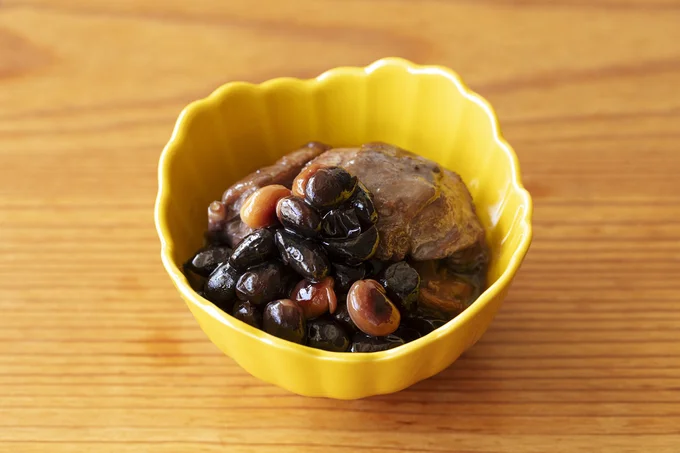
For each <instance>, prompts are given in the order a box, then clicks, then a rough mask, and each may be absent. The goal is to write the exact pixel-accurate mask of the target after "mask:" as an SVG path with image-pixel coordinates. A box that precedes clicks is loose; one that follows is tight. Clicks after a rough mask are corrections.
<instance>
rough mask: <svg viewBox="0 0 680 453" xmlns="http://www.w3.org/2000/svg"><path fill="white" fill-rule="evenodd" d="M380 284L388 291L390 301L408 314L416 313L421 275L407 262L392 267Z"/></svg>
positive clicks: (387, 270)
mask: <svg viewBox="0 0 680 453" xmlns="http://www.w3.org/2000/svg"><path fill="white" fill-rule="evenodd" d="M380 283H381V284H382V285H383V286H384V287H385V290H387V295H388V296H389V297H390V300H391V301H392V302H394V303H396V304H397V306H398V307H399V308H400V309H401V310H402V311H404V312H406V313H414V312H415V310H416V308H417V305H418V294H419V293H420V275H418V272H417V271H416V270H415V269H414V268H412V267H411V266H409V264H408V263H407V262H406V261H400V262H398V263H394V264H392V265H390V266H389V267H388V268H387V269H385V272H384V273H383V276H382V278H381V279H380Z"/></svg>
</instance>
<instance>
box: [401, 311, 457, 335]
mask: <svg viewBox="0 0 680 453" xmlns="http://www.w3.org/2000/svg"><path fill="white" fill-rule="evenodd" d="M446 322H447V321H446V320H445V319H442V318H440V317H437V316H432V315H425V314H420V313H419V314H417V315H415V316H412V317H408V318H405V319H404V321H403V323H404V325H405V326H408V327H410V328H412V329H414V330H416V331H417V332H418V333H419V334H420V335H421V336H425V335H427V334H428V333H430V332H432V331H434V330H435V329H438V328H439V327H441V326H443V325H444V324H446Z"/></svg>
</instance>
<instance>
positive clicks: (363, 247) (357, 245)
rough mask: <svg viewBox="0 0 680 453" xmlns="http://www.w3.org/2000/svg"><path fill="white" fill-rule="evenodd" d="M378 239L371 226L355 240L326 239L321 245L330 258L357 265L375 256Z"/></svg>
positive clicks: (376, 230)
mask: <svg viewBox="0 0 680 453" xmlns="http://www.w3.org/2000/svg"><path fill="white" fill-rule="evenodd" d="M379 239H380V238H379V237H378V229H377V228H376V227H375V226H372V227H370V228H369V229H368V230H366V231H365V232H363V233H361V234H360V235H359V236H357V237H355V238H350V239H326V240H325V241H323V245H324V247H325V248H326V250H327V251H328V254H329V255H330V256H331V257H333V258H335V259H338V260H341V261H344V262H345V263H348V264H358V263H360V262H362V261H366V260H367V259H369V258H371V257H372V256H373V255H375V252H376V250H377V249H378V241H379Z"/></svg>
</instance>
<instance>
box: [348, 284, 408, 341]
mask: <svg viewBox="0 0 680 453" xmlns="http://www.w3.org/2000/svg"><path fill="white" fill-rule="evenodd" d="M347 311H348V312H349V316H350V318H352V321H354V324H356V326H357V327H358V328H359V330H361V331H362V332H364V333H366V334H368V335H373V336H377V337H382V336H385V335H389V334H391V333H392V332H394V331H395V330H397V327H399V323H400V322H401V315H400V314H399V310H397V307H396V306H395V305H394V304H393V303H392V301H391V300H389V299H388V298H387V295H386V294H385V289H384V288H383V287H382V286H381V285H380V283H378V282H377V281H375V280H370V279H369V280H359V281H356V282H354V284H353V285H352V287H351V288H350V289H349V293H348V294H347Z"/></svg>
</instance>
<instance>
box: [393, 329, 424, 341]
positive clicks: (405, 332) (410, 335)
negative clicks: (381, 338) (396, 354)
mask: <svg viewBox="0 0 680 453" xmlns="http://www.w3.org/2000/svg"><path fill="white" fill-rule="evenodd" d="M392 335H394V336H395V337H398V338H401V339H402V340H404V343H409V342H411V341H414V340H417V339H418V338H420V337H421V336H422V335H421V334H420V332H418V331H417V330H416V329H414V328H412V327H409V326H405V325H400V326H399V327H398V328H397V330H395V331H394V332H392Z"/></svg>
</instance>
